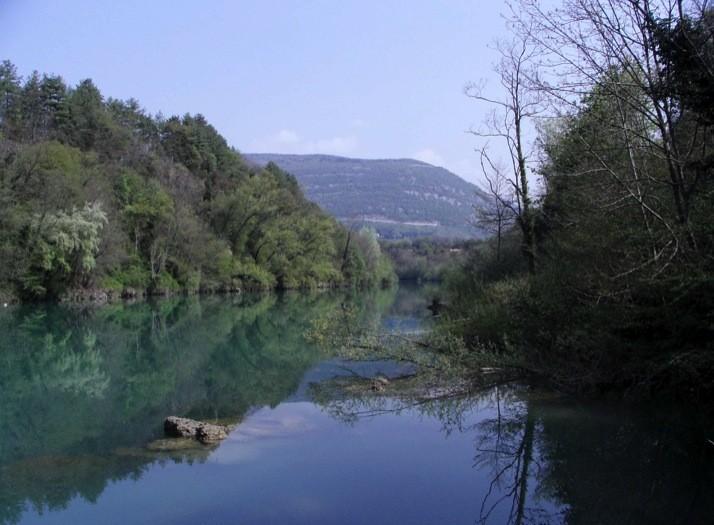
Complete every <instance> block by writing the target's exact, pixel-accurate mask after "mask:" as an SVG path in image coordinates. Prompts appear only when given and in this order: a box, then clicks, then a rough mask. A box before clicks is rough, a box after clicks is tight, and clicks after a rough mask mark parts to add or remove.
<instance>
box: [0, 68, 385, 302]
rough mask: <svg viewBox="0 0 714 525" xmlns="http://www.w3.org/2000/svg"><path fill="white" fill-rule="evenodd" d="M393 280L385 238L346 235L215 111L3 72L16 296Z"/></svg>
mask: <svg viewBox="0 0 714 525" xmlns="http://www.w3.org/2000/svg"><path fill="white" fill-rule="evenodd" d="M392 278H393V272H392V270H391V267H390V264H389V262H388V259H387V258H386V257H384V256H383V255H382V254H381V252H380V249H379V244H378V243H377V240H376V238H375V236H374V234H373V233H371V232H369V231H366V230H365V231H362V232H349V231H347V230H346V229H345V228H343V227H342V226H341V225H340V224H339V223H337V221H335V220H334V219H332V218H330V217H328V216H327V215H326V214H325V213H323V212H322V210H320V209H319V207H318V206H317V205H315V204H313V203H311V202H309V201H308V200H307V199H306V198H305V197H304V196H303V194H302V192H301V190H300V188H299V186H298V184H297V182H296V180H295V179H294V178H293V177H292V176H291V175H289V174H288V173H286V172H284V171H282V170H281V169H279V168H278V167H277V166H276V165H275V164H269V165H267V166H266V167H265V168H258V167H255V166H252V165H249V164H247V163H246V162H244V160H243V158H242V157H241V155H240V154H239V153H238V151H236V150H235V149H234V148H232V147H230V146H229V145H228V144H227V142H226V140H225V139H224V138H223V137H222V136H221V135H220V134H219V133H218V132H217V131H216V130H215V129H214V128H213V127H212V126H211V125H210V124H209V123H208V122H207V121H206V119H205V118H204V117H203V116H201V115H188V114H187V115H184V116H182V117H178V116H172V117H170V118H164V117H163V116H161V115H157V116H151V115H149V114H147V112H146V111H144V110H143V109H142V108H141V106H140V105H139V103H138V102H137V101H136V100H133V99H130V100H127V101H121V100H116V99H112V98H106V99H105V98H104V97H103V96H102V94H101V93H100V91H99V89H98V88H97V87H96V86H95V85H94V84H93V83H92V81H91V80H83V81H81V82H79V83H78V84H77V85H76V86H68V85H67V84H66V83H65V81H64V80H63V79H62V78H61V77H60V76H57V75H48V74H42V75H41V74H39V73H38V72H34V73H32V74H31V75H30V76H28V77H27V78H24V79H23V78H21V77H20V75H19V74H18V72H17V69H16V67H15V65H13V64H12V63H10V62H9V61H4V62H3V63H2V64H1V65H0V296H2V297H5V298H6V300H7V298H9V299H12V298H20V299H22V300H36V299H46V298H49V299H56V298H62V297H68V296H76V297H80V298H81V297H85V296H87V294H88V293H89V291H92V292H91V294H94V293H95V292H96V291H98V293H99V294H100V295H103V294H104V295H105V294H109V295H113V296H122V295H124V296H134V295H142V294H144V293H149V294H168V293H173V292H178V291H186V292H199V291H201V292H216V291H236V290H240V289H273V288H283V289H285V288H302V287H328V286H329V287H332V286H344V285H350V286H371V285H375V284H381V285H383V284H387V283H389V282H390V281H391V280H392ZM91 294H90V295H91ZM95 295H96V294H95Z"/></svg>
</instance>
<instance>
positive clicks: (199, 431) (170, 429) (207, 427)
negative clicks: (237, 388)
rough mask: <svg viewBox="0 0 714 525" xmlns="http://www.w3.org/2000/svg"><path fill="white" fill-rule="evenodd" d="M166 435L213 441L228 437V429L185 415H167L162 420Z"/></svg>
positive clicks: (204, 441) (205, 441) (207, 441)
mask: <svg viewBox="0 0 714 525" xmlns="http://www.w3.org/2000/svg"><path fill="white" fill-rule="evenodd" d="M164 432H165V433H166V435H167V436H172V437H184V438H195V439H197V440H199V441H200V442H201V443H215V442H216V441H221V440H222V439H225V438H227V437H228V432H230V429H229V428H228V427H225V426H223V425H212V424H211V423H204V422H203V421H196V420H195V419H189V418H186V417H177V416H169V417H167V418H166V419H165V420H164Z"/></svg>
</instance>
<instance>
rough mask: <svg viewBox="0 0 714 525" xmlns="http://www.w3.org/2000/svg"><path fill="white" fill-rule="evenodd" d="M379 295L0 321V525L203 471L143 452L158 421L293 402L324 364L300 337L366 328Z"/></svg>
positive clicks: (63, 310)
mask: <svg viewBox="0 0 714 525" xmlns="http://www.w3.org/2000/svg"><path fill="white" fill-rule="evenodd" d="M393 300H394V292H390V291H385V292H379V293H376V292H375V293H371V294H360V295H359V297H351V296H349V295H346V294H338V293H329V294H328V293H315V294H285V295H282V296H280V297H279V296H276V295H264V296H243V297H235V298H219V297H215V298H210V297H209V298H202V299H200V300H199V299H197V298H177V299H170V300H165V301H161V302H158V303H140V304H133V305H125V304H118V305H110V306H105V307H102V308H98V309H94V308H77V307H64V306H57V305H53V306H50V305H48V306H31V307H30V306H27V307H18V308H14V309H7V310H4V311H2V312H0V334H2V336H1V337H0V390H1V392H2V395H0V523H6V522H10V523H12V522H15V521H18V520H19V518H20V516H21V515H22V512H23V509H24V507H25V504H26V503H29V504H30V505H31V506H32V507H33V508H35V509H38V510H40V509H46V510H52V509H59V508H62V507H63V506H65V505H66V504H67V502H69V501H70V500H71V499H72V498H74V497H75V496H77V495H79V496H81V497H82V498H84V499H86V500H87V501H92V502H93V501H96V499H97V497H98V496H99V495H100V494H101V493H102V491H103V489H104V487H105V485H106V484H107V482H108V481H110V480H117V479H121V478H126V477H133V478H137V477H139V476H141V474H142V472H143V471H144V468H145V466H146V465H147V464H148V463H151V462H153V461H157V460H167V459H170V460H172V461H179V462H181V461H188V462H192V461H203V460H205V459H206V458H207V457H208V455H209V454H210V452H211V450H210V449H209V448H206V447H201V448H198V449H193V450H177V451H151V450H147V448H146V444H147V443H150V442H152V441H153V440H155V439H156V438H157V437H160V436H161V434H162V430H161V425H162V421H163V418H164V417H166V416H167V415H170V414H182V415H186V416H188V417H195V418H201V419H215V420H221V419H223V418H228V419H231V420H233V421H235V420H240V418H241V417H243V416H244V415H245V414H246V413H247V412H248V411H249V410H250V409H252V408H254V407H260V406H271V407H272V406H276V405H277V404H279V403H280V402H281V401H282V400H283V399H285V398H286V397H288V396H289V395H290V394H291V393H293V392H294V391H295V390H296V389H297V387H298V385H299V384H300V380H301V378H302V376H303V374H304V373H305V371H306V370H307V369H309V368H310V367H311V366H312V365H313V364H315V363H316V362H317V361H319V360H321V359H324V358H325V355H324V352H323V351H321V350H320V349H318V348H316V347H315V346H314V345H310V344H308V343H307V342H306V341H305V337H304V333H305V331H306V330H307V329H308V328H309V326H310V323H311V322H312V321H313V320H314V319H315V318H319V317H320V316H323V315H326V314H327V313H328V312H331V311H333V310H334V309H335V308H337V307H339V305H341V304H343V303H345V302H349V304H351V305H353V306H354V307H355V308H356V309H357V311H358V312H359V319H360V322H363V323H373V322H374V319H375V318H377V319H378V318H379V313H380V312H381V311H383V310H384V308H385V307H386V306H388V305H389V304H391V303H392V302H393Z"/></svg>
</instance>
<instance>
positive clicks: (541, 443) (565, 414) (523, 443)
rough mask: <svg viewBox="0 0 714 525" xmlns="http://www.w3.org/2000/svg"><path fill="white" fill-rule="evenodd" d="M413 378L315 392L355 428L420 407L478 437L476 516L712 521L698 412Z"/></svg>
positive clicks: (712, 493)
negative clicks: (445, 386) (447, 387)
mask: <svg viewBox="0 0 714 525" xmlns="http://www.w3.org/2000/svg"><path fill="white" fill-rule="evenodd" d="M415 380H416V382H417V383H418V378H411V377H407V378H405V379H404V380H402V379H396V380H395V381H393V383H392V385H391V386H390V390H391V391H388V392H386V393H375V392H374V391H373V389H370V388H369V385H368V384H366V383H364V382H363V381H362V380H360V379H354V378H347V379H345V378H343V379H337V380H333V381H332V382H331V383H330V384H329V385H327V384H322V385H315V393H316V398H317V399H319V400H320V402H321V403H322V406H323V408H324V409H325V410H326V411H327V412H328V413H330V414H331V416H332V417H335V418H337V419H339V420H341V421H343V422H344V423H346V424H349V425H358V424H359V423H360V421H361V420H363V419H370V418H373V417H382V416H384V415H386V414H402V413H405V412H406V413H410V412H412V413H413V412H416V413H418V414H419V415H420V416H422V417H429V418H435V419H437V420H439V421H440V422H441V423H442V432H443V433H444V434H445V435H447V436H448V435H450V434H452V433H458V434H468V435H471V436H473V456H472V458H473V463H472V465H473V468H474V469H475V470H477V471H478V472H479V475H480V476H482V477H483V479H484V480H486V481H487V486H485V487H482V489H481V491H480V493H479V494H477V495H476V497H477V498H478V500H479V503H480V504H479V509H478V513H477V516H475V522H476V523H508V524H522V523H569V524H601V523H627V524H650V523H662V524H665V523H667V524H671V523H682V524H694V523H696V524H700V523H701V524H704V523H711V519H712V516H714V447H712V446H711V443H710V442H709V439H708V436H710V435H712V433H713V432H712V430H713V428H712V425H711V421H710V420H708V418H706V416H704V415H702V414H699V413H697V412H696V411H695V410H684V411H683V410H682V407H674V406H670V407H666V406H658V407H648V408H642V407H639V408H638V409H634V408H632V407H631V408H627V407H624V406H618V405H613V404H605V403H600V404H598V403H588V404H582V403H578V402H577V401H575V400H573V399H570V398H568V397H565V396H561V395H558V394H556V393H554V392H552V391H547V390H543V389H539V388H535V387H532V386H528V385H524V384H518V383H508V384H497V385H492V386H485V387H483V388H482V389H481V391H480V392H472V393H470V394H468V395H462V394H461V393H458V394H457V395H449V394H448V393H443V392H436V393H435V394H434V389H433V387H432V386H428V385H427V387H426V388H423V389H419V388H418V386H416V385H415ZM402 383H404V384H402ZM325 390H327V391H329V392H330V394H329V395H326V393H325Z"/></svg>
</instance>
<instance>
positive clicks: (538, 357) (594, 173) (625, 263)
mask: <svg viewBox="0 0 714 525" xmlns="http://www.w3.org/2000/svg"><path fill="white" fill-rule="evenodd" d="M595 4H598V5H596V6H595V7H597V10H592V9H591V10H590V11H587V10H586V8H587V7H588V6H590V7H593V5H595ZM600 4H602V3H601V2H600V3H598V2H595V1H589V0H578V1H575V2H570V3H568V4H567V5H568V9H569V11H568V10H566V11H559V12H558V14H557V16H556V15H553V18H552V24H550V23H549V20H551V19H549V18H548V14H547V13H544V12H541V11H537V12H535V15H534V16H536V18H535V19H531V22H530V23H531V26H532V27H539V28H540V29H541V32H539V33H538V34H542V35H545V34H546V33H547V34H548V35H549V37H551V38H553V39H554V40H553V41H556V40H555V39H557V38H562V39H563V42H564V43H563V45H562V46H561V47H559V48H558V50H557V52H558V53H560V54H563V55H564V54H565V51H562V50H563V49H565V47H564V46H566V45H572V46H573V49H574V50H577V51H578V52H579V55H578V56H579V57H583V56H585V57H588V56H589V55H588V53H592V54H593V55H592V57H591V62H585V61H584V60H583V62H579V63H578V66H579V67H580V72H581V73H582V71H593V72H595V71H596V69H595V67H594V66H595V65H600V66H602V69H601V70H597V73H598V75H597V78H595V79H594V81H593V83H592V85H591V86H590V88H589V89H587V92H586V93H585V94H584V95H583V96H582V97H581V98H580V100H579V101H577V104H575V105H574V106H573V107H572V109H571V110H570V111H567V112H563V113H561V114H560V115H558V117H557V118H554V119H550V120H549V122H548V124H547V125H544V126H542V127H541V131H540V139H539V145H540V151H541V154H542V155H541V161H540V163H539V166H538V170H539V173H540V175H541V176H542V178H543V181H544V186H545V192H544V194H543V196H542V198H541V199H540V202H539V204H538V206H537V209H536V211H535V221H534V224H535V232H536V239H537V249H536V250H535V255H536V256H535V261H534V262H535V268H534V269H531V270H532V271H531V272H528V271H526V268H527V265H526V260H525V259H527V257H524V253H523V244H522V243H521V238H522V233H521V231H520V230H519V229H518V228H516V229H514V230H513V231H511V232H509V233H508V234H507V235H506V238H505V239H504V253H501V257H500V260H497V258H496V249H495V241H494V246H492V247H491V248H490V249H489V248H488V247H484V246H482V247H480V248H479V250H477V251H475V252H474V253H472V254H471V256H470V257H469V262H468V263H467V265H466V266H465V269H464V270H465V271H463V272H461V273H460V274H459V275H458V276H456V278H455V279H454V282H452V286H451V288H452V296H453V301H454V304H453V307H454V309H453V311H452V313H451V314H450V315H449V318H450V319H449V323H450V324H449V326H450V329H451V330H453V331H456V332H457V333H459V334H461V335H462V336H463V337H465V338H466V339H467V340H468V341H469V342H470V343H471V345H472V346H474V347H479V348H481V349H483V348H484V347H487V348H490V349H491V350H493V351H494V352H493V353H494V354H495V355H497V356H499V357H500V358H501V359H502V362H504V363H510V364H515V365H516V366H518V367H521V368H524V369H527V370H530V371H533V372H536V373H539V374H542V375H544V376H546V377H547V378H549V379H550V380H552V381H553V382H555V383H557V384H559V385H561V386H563V387H565V388H574V389H583V388H585V389H588V390H600V391H603V390H610V389H613V388H615V389H617V390H624V391H635V390H636V391H638V392H647V393H649V394H651V393H656V392H660V391H667V392H670V391H672V390H675V391H677V392H679V393H682V394H686V395H700V396H702V397H705V396H708V395H709V394H710V393H711V391H712V390H713V389H714V346H712V341H714V332H713V327H714V317H713V315H712V312H714V278H713V276H714V257H713V256H712V254H713V253H714V229H712V205H713V204H714V179H713V178H712V172H713V170H714V160H713V159H714V157H712V148H713V147H714V121H713V120H712V118H711V115H712V108H714V105H713V100H712V98H711V96H712V93H714V76H712V71H713V69H712V66H713V65H714V54H713V53H712V50H713V49H714V47H712V35H713V34H714V33H713V26H712V15H711V12H706V11H705V12H703V13H700V14H699V15H698V16H697V15H696V14H693V13H692V12H682V11H680V12H670V13H668V14H667V16H666V17H663V16H658V15H657V13H656V12H654V11H651V12H648V11H643V10H640V7H638V4H637V3H622V4H614V5H613V4H609V5H610V7H607V6H604V5H600ZM528 5H531V6H533V5H535V4H534V3H529V2H526V6H528ZM648 5H649V4H648ZM653 5H654V4H653ZM593 9H594V7H593ZM606 9H611V10H612V12H609V13H610V15H611V18H606V17H604V16H602V17H596V16H595V15H596V14H597V13H600V14H602V13H604V12H605V10H606ZM653 9H654V8H653ZM531 14H532V13H531ZM588 17H591V18H588ZM613 17H617V19H618V20H619V21H621V23H620V24H619V25H617V26H609V25H607V20H611V19H614V18H613ZM533 20H535V21H533ZM631 20H635V21H638V24H639V25H637V24H634V23H633V26H632V27H633V28H634V29H632V33H631V34H630V33H628V34H627V35H626V36H627V37H628V38H629V42H630V43H631V46H632V48H637V45H638V42H642V46H643V50H644V51H643V54H642V55H641V57H640V60H641V63H637V61H636V59H637V56H634V55H633V56H628V57H621V56H620V55H619V54H618V53H624V51H622V50H623V49H625V48H620V47H613V48H607V47H603V48H602V49H604V50H603V51H602V54H603V55H602V56H604V57H606V59H607V61H606V60H605V58H601V55H600V54H598V53H600V52H601V48H600V47H596V46H595V43H597V44H600V43H599V42H595V41H594V40H592V39H594V38H595V37H593V36H592V35H598V34H601V35H602V37H603V39H604V38H605V37H606V36H607V37H608V38H610V39H611V40H612V41H615V40H617V39H618V38H620V37H622V35H623V34H624V32H625V31H627V30H628V29H627V27H628V26H627V24H626V23H625V21H631ZM558 21H560V24H561V25H563V26H564V27H565V26H567V24H568V23H570V26H569V27H571V28H572V26H573V25H574V24H576V23H577V24H585V23H587V24H589V25H588V27H591V28H594V29H596V30H597V31H599V32H600V33H596V32H591V33H589V35H590V38H591V40H590V41H588V42H589V44H591V47H586V46H585V44H586V43H588V42H585V43H583V42H579V43H580V44H582V47H577V44H578V42H577V41H575V40H572V41H566V40H565V39H566V38H575V37H572V36H570V35H566V34H565V31H563V32H562V33H559V31H560V29H559V27H558V26H557V23H558ZM621 32H622V34H621ZM571 33H572V34H577V33H573V32H572V31H571ZM581 34H584V33H581ZM543 38H545V37H543ZM623 38H624V37H623ZM638 39H639V40H638ZM546 43H547V41H546ZM602 46H607V42H604V43H602ZM692 46H694V47H692ZM593 50H595V51H593ZM548 52H550V53H551V54H552V53H555V51H552V50H548ZM653 57H654V58H653ZM618 58H622V60H619V61H618V60H616V59H618ZM598 60H601V61H602V62H598ZM649 64H655V66H654V67H653V68H648V67H647V66H648V65H649ZM588 67H589V68H590V69H587V68H588ZM561 73H562V70H561ZM566 73H567V72H566ZM580 78H581V79H582V77H580ZM564 79H567V75H566V74H565V73H562V75H561V77H560V81H561V82H563V83H564V84H563V85H560V86H555V87H552V86H550V87H549V89H550V90H551V92H550V93H548V94H549V95H553V96H556V95H559V96H561V97H562V98H565V97H566V95H565V94H564V93H566V91H567V90H568V89H569V87H570V85H569V84H568V85H565V82H566V80H564ZM537 87H539V88H542V87H543V85H542V84H541V85H539V86H537ZM581 90H582V85H581Z"/></svg>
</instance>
